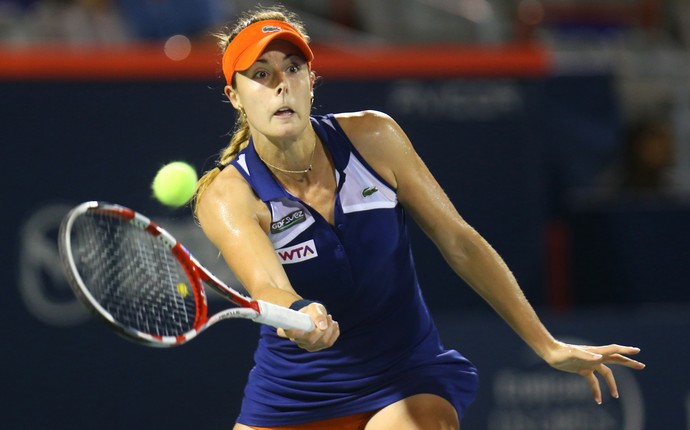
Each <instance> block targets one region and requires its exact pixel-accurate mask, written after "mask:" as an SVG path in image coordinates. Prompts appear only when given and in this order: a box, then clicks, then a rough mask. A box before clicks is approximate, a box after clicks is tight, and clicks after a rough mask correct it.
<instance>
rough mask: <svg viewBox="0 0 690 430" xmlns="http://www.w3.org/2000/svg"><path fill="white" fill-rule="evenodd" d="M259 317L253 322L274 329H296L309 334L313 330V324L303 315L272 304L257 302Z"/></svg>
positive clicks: (308, 317)
mask: <svg viewBox="0 0 690 430" xmlns="http://www.w3.org/2000/svg"><path fill="white" fill-rule="evenodd" d="M256 304H258V305H259V311H260V315H259V316H258V317H256V318H254V321H256V322H258V323H261V324H267V325H270V326H273V327H276V328H284V329H297V330H304V331H306V332H310V331H312V330H314V322H313V321H312V320H311V317H310V316H309V315H307V314H305V313H302V312H297V311H293V310H292V309H288V308H284V307H282V306H278V305H274V304H273V303H268V302H264V301H263V300H257V301H256Z"/></svg>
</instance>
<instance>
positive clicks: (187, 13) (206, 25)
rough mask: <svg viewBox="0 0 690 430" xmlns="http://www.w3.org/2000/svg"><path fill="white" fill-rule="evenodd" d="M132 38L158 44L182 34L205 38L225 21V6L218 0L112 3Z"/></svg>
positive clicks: (125, 0) (140, 0) (147, 0)
mask: <svg viewBox="0 0 690 430" xmlns="http://www.w3.org/2000/svg"><path fill="white" fill-rule="evenodd" d="M116 2H117V5H118V6H119V8H120V11H121V13H122V15H123V16H124V17H125V19H126V20H127V23H128V24H129V27H130V30H131V32H132V34H133V35H134V36H135V37H136V38H138V39H145V40H160V39H167V38H169V37H171V36H174V35H177V34H182V35H185V36H187V37H190V38H193V37H195V36H205V35H207V34H208V33H209V32H210V30H211V29H213V28H214V27H216V26H218V25H220V24H224V23H225V21H226V20H227V19H228V16H227V13H228V9H227V8H228V6H227V5H228V4H230V5H232V3H233V2H232V1H224V2H222V1H221V0H194V1H191V0H116Z"/></svg>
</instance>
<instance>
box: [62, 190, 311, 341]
mask: <svg viewBox="0 0 690 430" xmlns="http://www.w3.org/2000/svg"><path fill="white" fill-rule="evenodd" d="M59 250H60V257H61V259H62V263H63V266H64V269H65V273H66V275H67V279H68V280H69V283H70V285H71V287H72V289H73V290H74V292H75V294H76V295H77V297H79V298H80V299H81V300H82V302H83V303H84V304H85V305H86V306H87V307H88V308H89V309H90V310H91V311H93V312H94V313H95V314H96V315H98V316H100V317H102V318H103V319H104V320H105V321H106V322H107V323H109V325H110V326H111V327H113V328H114V329H116V330H117V331H118V332H119V333H120V334H123V335H125V336H127V337H128V338H130V339H133V340H135V341H138V342H142V343H144V344H146V345H149V346H160V347H169V346H175V345H181V344H183V343H185V342H188V341H190V340H192V339H193V338H194V337H196V335H198V334H199V333H201V332H202V331H203V330H205V329H206V328H208V327H210V326H211V325H213V324H215V323H216V322H218V321H220V320H223V319H227V318H247V319H250V320H253V321H255V322H258V323H261V324H267V325H270V326H273V327H280V328H284V329H298V330H305V331H311V330H313V328H314V327H313V322H312V320H311V318H310V317H309V316H308V315H307V314H304V313H300V312H296V311H293V310H291V309H287V308H284V307H282V306H277V305H274V304H271V303H267V302H263V301H261V300H252V299H250V298H248V297H246V296H244V295H242V294H241V293H239V292H237V291H235V290H234V289H232V288H230V287H229V286H227V285H225V284H224V283H223V282H222V281H220V280H219V279H218V278H216V277H215V276H214V275H213V274H212V273H210V272H209V271H208V270H207V269H206V268H204V267H203V266H201V264H199V262H198V261H197V260H196V259H195V258H194V256H192V255H191V254H190V253H189V251H187V249H185V248H184V246H182V244H180V243H179V242H177V240H175V238H174V237H173V236H172V235H171V234H170V233H168V232H167V231H165V230H164V229H162V228H161V227H159V226H158V225H156V224H155V223H153V222H152V221H151V220H149V219H148V218H147V217H145V216H143V215H141V214H139V213H137V212H135V211H133V210H131V209H128V208H125V207H122V206H119V205H113V204H109V203H103V202H86V203H82V204H80V205H79V206H77V207H75V208H74V209H72V210H71V211H70V212H69V213H68V214H67V216H66V217H65V219H64V220H63V222H62V225H61V227H60V235H59ZM203 284H206V285H209V286H211V287H213V288H214V289H215V290H216V291H218V292H219V293H220V294H222V295H223V296H224V297H226V298H227V299H229V300H230V301H231V302H233V303H234V304H236V305H237V306H238V307H235V308H230V309H226V310H223V311H221V312H218V313H216V314H215V315H213V316H210V317H209V315H208V301H207V297H206V292H205V291H204V285H203Z"/></svg>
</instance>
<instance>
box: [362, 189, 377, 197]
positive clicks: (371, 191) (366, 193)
mask: <svg viewBox="0 0 690 430" xmlns="http://www.w3.org/2000/svg"><path fill="white" fill-rule="evenodd" d="M378 190H379V189H378V188H376V187H366V188H365V189H363V190H362V197H369V196H370V195H372V194H374V193H375V192H377V191H378Z"/></svg>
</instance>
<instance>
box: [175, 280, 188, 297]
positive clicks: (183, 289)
mask: <svg viewBox="0 0 690 430" xmlns="http://www.w3.org/2000/svg"><path fill="white" fill-rule="evenodd" d="M177 294H179V295H181V296H182V298H185V297H187V296H188V295H189V288H187V285H186V284H185V283H184V282H180V283H179V284H177Z"/></svg>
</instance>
